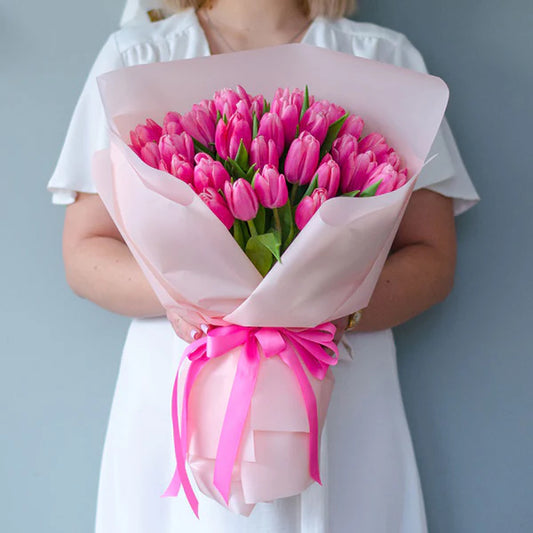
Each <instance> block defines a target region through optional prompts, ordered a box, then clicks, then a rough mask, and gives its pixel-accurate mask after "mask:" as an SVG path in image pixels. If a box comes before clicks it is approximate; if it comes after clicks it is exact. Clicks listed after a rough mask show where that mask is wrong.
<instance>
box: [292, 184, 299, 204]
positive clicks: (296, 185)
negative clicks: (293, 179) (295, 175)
mask: <svg viewBox="0 0 533 533" xmlns="http://www.w3.org/2000/svg"><path fill="white" fill-rule="evenodd" d="M297 194H298V183H293V184H292V189H291V205H294V203H295V201H296V195H297Z"/></svg>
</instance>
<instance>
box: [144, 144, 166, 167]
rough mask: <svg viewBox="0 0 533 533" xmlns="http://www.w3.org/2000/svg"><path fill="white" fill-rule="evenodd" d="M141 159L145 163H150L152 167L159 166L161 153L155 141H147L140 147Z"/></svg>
mask: <svg viewBox="0 0 533 533" xmlns="http://www.w3.org/2000/svg"><path fill="white" fill-rule="evenodd" d="M141 159H142V160H143V161H144V162H145V163H146V164H147V165H150V166H151V167H154V168H159V161H160V159H161V154H160V153H159V148H158V147H157V143H156V142H154V141H152V142H148V143H146V144H145V145H144V146H143V147H142V148H141Z"/></svg>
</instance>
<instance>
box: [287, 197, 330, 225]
mask: <svg viewBox="0 0 533 533" xmlns="http://www.w3.org/2000/svg"><path fill="white" fill-rule="evenodd" d="M327 199H328V195H327V191H326V190H325V189H321V188H317V189H315V190H314V191H313V192H312V193H311V195H310V196H304V197H303V198H302V201H301V202H300V203H299V204H298V207H297V208H296V212H295V213H294V221H295V222H296V226H297V227H298V229H299V230H301V229H302V228H303V227H304V226H305V225H306V224H307V223H308V222H309V220H311V217H312V216H313V215H314V214H315V213H316V212H317V211H318V208H319V207H320V206H321V205H322V204H323V203H324V202H325V201H326V200H327Z"/></svg>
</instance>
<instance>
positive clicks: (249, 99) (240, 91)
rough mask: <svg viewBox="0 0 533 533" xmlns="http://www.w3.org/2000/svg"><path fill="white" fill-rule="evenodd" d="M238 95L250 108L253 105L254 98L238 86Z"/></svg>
mask: <svg viewBox="0 0 533 533" xmlns="http://www.w3.org/2000/svg"><path fill="white" fill-rule="evenodd" d="M236 93H237V95H238V96H239V98H240V99H241V100H243V101H244V102H245V103H246V105H247V106H248V107H250V106H251V105H252V96H251V95H250V94H249V93H248V91H247V90H246V89H245V88H244V87H243V86H242V85H237V89H236Z"/></svg>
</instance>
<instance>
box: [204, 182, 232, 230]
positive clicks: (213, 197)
mask: <svg viewBox="0 0 533 533" xmlns="http://www.w3.org/2000/svg"><path fill="white" fill-rule="evenodd" d="M200 198H201V199H202V200H203V202H204V203H205V204H206V205H207V207H209V209H211V211H212V212H213V213H214V214H215V215H216V216H217V217H218V219H219V220H220V221H221V222H222V223H223V224H224V226H226V228H228V229H231V226H233V222H234V218H233V215H232V214H231V212H230V210H229V209H228V204H227V203H226V201H225V200H224V198H223V197H222V196H221V195H220V194H218V192H217V191H216V190H215V189H213V188H211V187H208V188H206V189H204V190H203V191H202V192H201V193H200Z"/></svg>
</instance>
